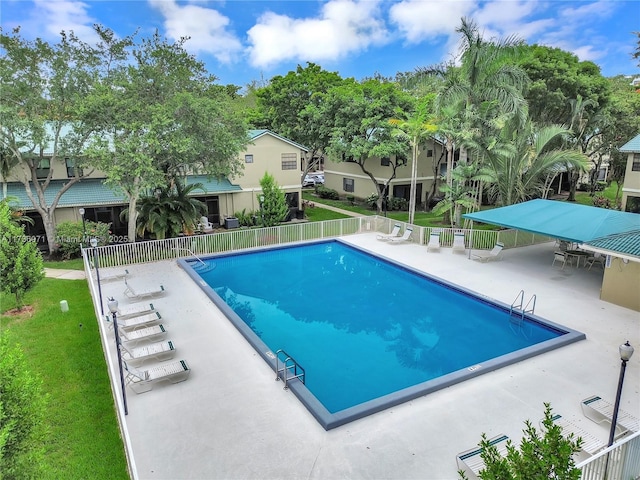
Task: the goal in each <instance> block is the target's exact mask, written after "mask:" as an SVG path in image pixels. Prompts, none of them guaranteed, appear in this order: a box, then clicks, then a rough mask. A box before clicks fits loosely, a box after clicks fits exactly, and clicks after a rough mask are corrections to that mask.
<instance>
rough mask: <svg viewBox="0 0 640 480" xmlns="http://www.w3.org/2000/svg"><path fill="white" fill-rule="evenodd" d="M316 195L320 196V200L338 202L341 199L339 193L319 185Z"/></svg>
mask: <svg viewBox="0 0 640 480" xmlns="http://www.w3.org/2000/svg"><path fill="white" fill-rule="evenodd" d="M316 194H318V196H319V197H320V198H330V199H332V200H338V199H339V198H340V195H338V192H337V191H335V190H333V189H331V188H327V187H325V186H323V185H318V186H317V187H316Z"/></svg>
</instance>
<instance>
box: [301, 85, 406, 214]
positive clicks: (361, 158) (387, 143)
mask: <svg viewBox="0 0 640 480" xmlns="http://www.w3.org/2000/svg"><path fill="white" fill-rule="evenodd" d="M413 102H414V101H413V98H412V97H411V96H410V95H408V94H407V93H405V92H403V91H401V90H400V89H399V88H398V87H397V86H396V85H395V84H392V83H380V82H379V81H377V80H367V81H365V82H363V83H358V82H356V81H355V80H350V81H345V82H344V83H343V84H342V85H340V86H338V87H334V88H332V89H331V90H329V92H328V93H327V94H326V95H324V96H323V98H322V100H321V101H320V102H319V105H317V106H315V105H314V106H311V107H310V108H308V109H307V111H308V112H310V111H312V110H313V111H314V112H313V115H314V116H315V117H316V118H322V119H323V122H324V127H323V128H324V129H326V130H327V131H330V132H331V137H330V142H329V146H328V148H327V152H328V153H329V156H330V158H331V159H332V160H334V161H338V162H340V161H342V162H354V163H356V164H357V165H358V166H359V167H360V170H361V171H362V172H363V173H364V174H365V175H367V176H368V177H369V178H370V179H371V183H372V184H373V187H374V189H375V192H377V194H378V202H377V208H378V212H381V211H382V206H383V200H384V198H385V197H386V193H387V189H388V186H389V183H390V182H391V180H393V179H394V178H395V177H396V171H397V169H398V168H400V167H403V166H405V165H406V159H405V157H404V155H405V154H406V152H407V150H408V149H407V145H408V143H407V142H406V141H405V140H403V139H401V138H399V137H395V136H393V135H392V131H393V128H392V126H391V125H390V124H389V120H390V119H392V118H397V117H398V116H402V115H406V113H405V112H409V111H411V110H412V109H413ZM381 158H388V159H389V175H388V177H387V178H386V180H385V182H384V183H383V184H381V183H379V181H378V178H376V176H375V175H374V173H373V170H372V168H371V167H369V165H372V164H373V163H374V162H380V159H381Z"/></svg>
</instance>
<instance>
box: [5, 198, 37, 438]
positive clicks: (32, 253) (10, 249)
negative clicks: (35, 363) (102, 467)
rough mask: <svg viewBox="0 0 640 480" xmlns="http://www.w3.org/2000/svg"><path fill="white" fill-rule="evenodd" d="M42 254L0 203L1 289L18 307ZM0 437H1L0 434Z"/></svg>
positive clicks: (35, 275)
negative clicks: (9, 294)
mask: <svg viewBox="0 0 640 480" xmlns="http://www.w3.org/2000/svg"><path fill="white" fill-rule="evenodd" d="M43 277H44V274H43V267H42V254H41V253H40V251H39V250H38V247H37V245H36V244H35V242H30V241H28V239H27V237H25V235H24V227H22V226H19V225H18V224H17V223H16V221H15V219H14V218H13V217H12V215H11V209H10V207H9V205H8V204H7V203H6V202H0V278H1V279H2V283H1V284H2V291H3V292H8V293H11V294H12V295H15V298H16V306H17V308H18V309H21V308H22V307H23V297H24V294H25V293H26V292H28V291H29V290H31V289H32V288H33V287H34V286H35V285H36V284H37V283H38V282H39V281H40V280H41V279H42V278H43ZM0 401H1V398H0ZM0 439H1V437H0Z"/></svg>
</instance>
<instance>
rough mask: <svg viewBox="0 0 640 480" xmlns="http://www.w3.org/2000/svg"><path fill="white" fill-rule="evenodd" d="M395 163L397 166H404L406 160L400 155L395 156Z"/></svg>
mask: <svg viewBox="0 0 640 480" xmlns="http://www.w3.org/2000/svg"><path fill="white" fill-rule="evenodd" d="M396 163H397V164H398V166H401V165H406V164H407V159H406V158H405V157H403V156H402V155H397V156H396Z"/></svg>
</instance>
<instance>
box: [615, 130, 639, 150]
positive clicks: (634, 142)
mask: <svg viewBox="0 0 640 480" xmlns="http://www.w3.org/2000/svg"><path fill="white" fill-rule="evenodd" d="M620 151H621V152H640V134H638V135H636V136H635V137H634V138H632V139H631V140H629V141H628V142H627V143H625V144H624V145H623V146H621V147H620Z"/></svg>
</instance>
